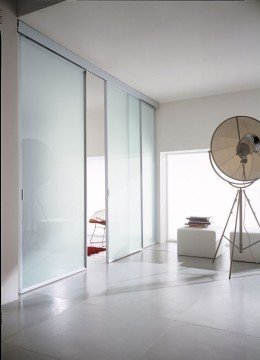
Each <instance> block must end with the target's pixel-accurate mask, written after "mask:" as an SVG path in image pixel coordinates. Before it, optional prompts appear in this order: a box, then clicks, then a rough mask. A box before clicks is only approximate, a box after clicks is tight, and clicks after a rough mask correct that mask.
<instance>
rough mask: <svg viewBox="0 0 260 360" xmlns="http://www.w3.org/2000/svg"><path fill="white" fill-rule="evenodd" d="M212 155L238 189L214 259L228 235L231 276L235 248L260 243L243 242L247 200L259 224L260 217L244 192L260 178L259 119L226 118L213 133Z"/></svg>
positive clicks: (216, 167) (218, 171)
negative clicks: (232, 219)
mask: <svg viewBox="0 0 260 360" xmlns="http://www.w3.org/2000/svg"><path fill="white" fill-rule="evenodd" d="M209 157H210V162H211V165H212V167H213V169H214V171H215V172H216V174H217V175H218V176H220V177H221V178H222V179H223V180H225V181H227V182H228V183H229V184H230V185H231V186H233V187H235V188H237V193H236V196H235V199H234V202H233V204H232V207H231V210H230V212H229V215H228V218H227V221H226V224H225V227H224V230H223V233H222V235H221V238H220V241H219V244H218V247H217V250H216V253H215V255H214V258H213V261H212V262H214V261H215V259H216V256H217V253H218V250H219V247H220V244H221V242H222V240H223V238H226V239H227V240H228V241H229V242H230V243H231V252H230V269H229V279H230V278H231V271H232V262H233V256H234V248H235V247H236V248H237V249H238V250H239V252H240V253H242V252H243V251H244V250H246V249H248V248H251V247H252V246H253V245H255V244H256V243H259V242H260V239H259V240H257V241H255V242H254V243H249V245H246V246H244V244H243V224H244V216H245V214H244V212H243V204H244V203H246V202H247V203H248V205H249V208H250V209H251V211H252V213H253V215H254V218H255V220H256V222H257V224H258V226H259V227H260V223H259V220H258V219H257V216H256V213H255V212H254V210H253V208H252V205H251V203H250V200H249V198H248V197H247V195H246V192H245V189H246V188H247V187H248V186H250V185H252V184H253V183H254V182H255V181H257V180H258V179H259V178H260V121H258V120H256V119H254V118H252V117H248V116H234V117H231V118H229V119H227V120H225V121H223V122H222V123H221V124H220V125H219V126H218V127H217V129H216V130H215V132H214V133H213V136H212V139H211V146H210V151H209ZM236 204H237V208H236V220H235V230H234V236H233V238H232V239H229V238H228V237H226V236H225V232H226V228H227V226H228V223H229V221H230V217H231V214H232V212H233V210H234V208H235V205H236ZM236 234H238V244H236Z"/></svg>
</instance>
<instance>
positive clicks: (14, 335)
mask: <svg viewBox="0 0 260 360" xmlns="http://www.w3.org/2000/svg"><path fill="white" fill-rule="evenodd" d="M46 296H49V295H46ZM84 301H86V300H82V301H80V302H79V303H77V304H74V305H71V306H70V307H68V308H67V309H64V310H63V311H61V312H58V313H56V314H54V315H51V316H50V317H47V318H45V319H44V320H42V321H41V322H38V323H37V324H33V325H31V326H25V327H22V328H21V329H20V330H18V331H16V332H15V333H14V334H12V335H9V336H7V337H6V338H5V339H3V342H5V343H6V344H9V343H8V342H7V341H9V340H10V341H11V340H12V339H13V338H14V337H16V336H18V335H19V334H21V333H22V332H23V331H28V330H31V329H33V328H34V327H37V326H41V325H43V324H45V323H46V322H47V321H49V320H53V319H55V318H56V317H57V316H59V315H62V314H63V313H64V312H65V311H67V310H71V308H72V307H75V306H78V305H81V304H82V303H83V302H84ZM92 305H96V304H92ZM9 345H12V343H10V344H9Z"/></svg>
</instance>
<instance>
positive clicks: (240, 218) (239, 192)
mask: <svg viewBox="0 0 260 360" xmlns="http://www.w3.org/2000/svg"><path fill="white" fill-rule="evenodd" d="M243 197H244V200H243ZM243 201H246V202H247V203H248V205H249V207H250V209H251V211H252V213H253V215H254V218H255V220H256V222H257V224H258V226H259V228H260V223H259V221H258V219H257V217H256V214H255V212H254V210H253V208H252V205H251V203H250V200H249V199H248V197H247V195H246V193H245V190H244V189H243V188H239V189H238V190H237V194H236V196H235V200H234V202H233V204H232V207H231V210H230V212H229V215H228V218H227V222H226V225H225V227H224V230H223V232H222V235H221V238H220V240H219V243H218V247H217V250H216V252H215V255H214V258H213V260H212V263H214V261H215V259H216V256H217V253H218V250H219V247H220V244H221V242H222V240H223V238H225V239H227V240H228V241H229V242H230V243H231V245H232V249H231V254H230V268H229V279H230V278H231V271H232V264H233V257H234V248H235V247H236V248H237V249H238V250H239V252H240V253H242V252H243V251H244V250H246V249H248V248H250V247H251V246H253V245H255V244H257V243H259V242H260V239H259V240H257V241H255V242H254V243H252V244H249V245H247V246H244V247H243V208H242V205H243ZM236 203H237V209H236V220H235V230H234V236H233V239H232V240H231V239H229V238H228V237H226V235H225V231H226V228H227V225H228V223H229V220H230V217H231V215H232V213H233V209H234V207H235V204H236ZM238 223H239V224H238ZM237 225H238V226H237ZM237 227H239V229H238V234H239V239H238V240H239V243H238V245H236V244H235V241H236V234H237Z"/></svg>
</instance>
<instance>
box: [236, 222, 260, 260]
mask: <svg viewBox="0 0 260 360" xmlns="http://www.w3.org/2000/svg"><path fill="white" fill-rule="evenodd" d="M247 234H248V235H247ZM248 236H249V237H248ZM233 237H234V232H233V231H232V232H230V240H231V241H233ZM249 239H250V240H249ZM257 240H260V229H259V228H256V229H252V228H249V229H247V233H246V232H245V231H243V233H242V242H243V247H245V246H248V245H249V241H250V244H253V243H254V242H255V241H257ZM235 244H236V245H237V246H239V233H238V232H237V233H236V238H235ZM250 249H251V251H250ZM250 249H249V248H248V249H245V250H244V251H243V252H242V253H240V252H239V250H238V249H237V248H236V247H235V248H234V256H233V260H235V261H245V262H255V261H256V262H257V263H260V242H259V243H257V244H255V245H253V246H251V248H250ZM231 251H232V244H230V254H231ZM251 252H252V253H251Z"/></svg>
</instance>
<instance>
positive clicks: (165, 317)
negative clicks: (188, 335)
mask: <svg viewBox="0 0 260 360" xmlns="http://www.w3.org/2000/svg"><path fill="white" fill-rule="evenodd" d="M86 302H87V303H89V304H91V305H96V306H101V307H103V308H109V309H110V310H116V311H118V308H117V306H113V305H104V304H95V303H92V302H90V301H89V300H86ZM134 314H135V315H137V316H139V317H140V316H143V317H146V318H152V319H159V320H168V321H170V322H172V323H184V324H188V325H193V326H200V327H204V328H208V329H213V330H217V331H224V332H228V333H233V334H238V335H242V336H248V337H252V338H256V339H259V338H260V336H257V335H249V334H245V333H241V332H238V331H234V330H226V329H222V328H216V327H213V326H207V325H202V324H197V323H194V322H190V321H187V320H182V319H179V318H176V319H173V318H169V317H167V316H156V315H148V314H145V313H142V312H138V311H134ZM172 326H173V324H172V325H170V327H172Z"/></svg>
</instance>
